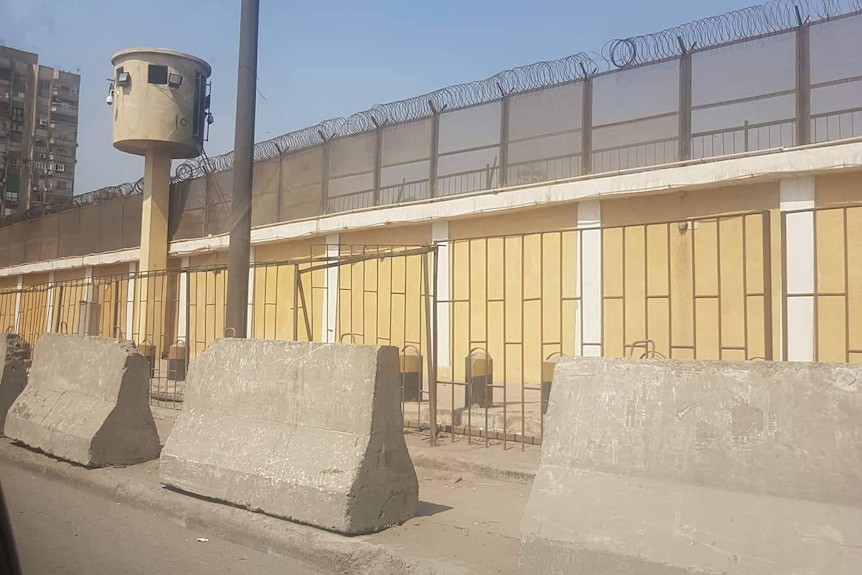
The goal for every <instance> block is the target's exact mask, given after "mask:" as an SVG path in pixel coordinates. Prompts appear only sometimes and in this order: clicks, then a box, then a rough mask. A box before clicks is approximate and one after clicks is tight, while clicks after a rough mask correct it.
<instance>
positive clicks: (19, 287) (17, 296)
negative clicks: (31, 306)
mask: <svg viewBox="0 0 862 575" xmlns="http://www.w3.org/2000/svg"><path fill="white" fill-rule="evenodd" d="M23 289H24V276H23V275H19V276H18V285H17V291H16V292H15V333H19V332H18V327H19V326H20V324H21V290H23Z"/></svg>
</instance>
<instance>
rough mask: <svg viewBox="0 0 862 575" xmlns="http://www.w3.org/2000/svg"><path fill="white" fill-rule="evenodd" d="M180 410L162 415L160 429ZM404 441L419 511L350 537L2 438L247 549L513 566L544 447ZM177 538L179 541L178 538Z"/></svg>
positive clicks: (5, 448) (34, 461)
mask: <svg viewBox="0 0 862 575" xmlns="http://www.w3.org/2000/svg"><path fill="white" fill-rule="evenodd" d="M172 415H173V414H171V413H164V412H163V411H161V412H159V413H156V422H157V427H158V429H159V433H160V436H161V437H162V441H163V442H164V438H165V437H166V436H167V433H168V432H169V431H170V428H171V427H172V426H173V417H172ZM405 439H406V440H407V445H408V448H409V450H410V453H411V456H412V457H413V461H414V464H415V466H416V473H417V476H418V477H419V500H420V502H419V508H418V512H417V517H416V518H414V519H411V520H410V521H408V522H406V523H405V524H404V525H400V526H397V527H392V528H390V529H387V530H386V531H383V532H381V533H376V534H373V535H365V536H359V537H343V536H340V535H336V534H333V533H329V532H325V531H321V530H319V529H315V528H313V527H308V526H304V525H298V524H295V523H291V522H288V521H284V520H280V519H276V518H273V517H269V516H266V515H263V514H260V513H252V512H250V511H247V510H244V509H239V508H236V507H233V506H229V505H225V504H221V503H216V502H212V501H208V500H203V499H198V498H195V497H192V496H189V495H184V494H180V493H177V492H175V491H172V490H168V489H165V488H163V487H162V486H161V485H160V483H159V478H158V465H159V464H158V461H150V462H147V463H143V464H140V465H133V466H129V467H125V468H107V469H93V470H88V469H84V468H82V467H79V466H75V465H72V464H69V463H66V462H63V461H59V460H56V459H53V458H51V457H49V456H46V455H44V454H41V453H36V452H33V451H30V450H28V449H26V448H24V447H22V446H19V445H14V444H13V443H12V442H10V441H9V440H8V439H5V438H3V439H2V440H0V458H2V459H4V460H6V461H10V462H13V463H15V464H16V465H19V466H23V467H26V468H29V469H31V470H34V471H37V472H39V473H42V474H44V475H46V476H49V477H52V478H55V479H59V480H61V481H63V482H65V483H69V484H74V485H75V486H77V487H79V488H82V489H86V490H93V491H96V492H99V493H101V494H102V495H103V496H107V497H110V498H111V499H114V500H116V501H119V502H123V503H128V504H131V505H134V506H136V507H140V508H143V509H148V510H151V511H156V512H158V513H161V514H166V515H168V516H171V517H173V518H175V519H177V520H179V521H181V522H182V523H183V524H184V525H188V526H194V527H195V528H197V529H199V530H201V531H202V532H206V533H211V534H212V535H214V536H220V537H222V538H224V539H227V540H229V541H232V542H235V543H239V544H242V545H246V546H248V547H252V548H256V549H262V550H266V551H268V552H272V553H277V554H280V555H285V556H289V557H292V558H296V559H300V560H302V561H306V562H308V563H311V564H314V565H318V566H320V568H321V569H323V570H329V571H333V572H337V573H345V574H349V573H356V574H360V573H361V574H366V573H367V574H369V575H370V574H374V575H378V574H379V575H396V574H402V573H403V574H409V575H414V574H415V575H432V574H449V573H452V574H467V573H476V574H492V573H494V574H504V573H515V571H516V566H517V558H518V530H519V523H520V519H521V514H522V513H523V509H524V506H525V505H526V501H527V497H528V495H529V489H530V486H529V482H530V481H531V479H532V477H533V475H534V473H535V468H536V466H537V464H538V456H539V449H538V448H537V447H533V446H528V448H527V449H526V450H525V451H523V452H522V451H521V447H520V445H510V446H509V449H508V450H506V451H503V448H502V445H493V446H491V447H488V448H486V447H485V446H484V445H479V444H476V443H474V444H473V445H468V444H467V441H466V439H464V440H461V439H459V440H458V441H457V442H455V443H453V442H452V441H451V438H444V439H443V440H442V441H441V442H440V445H439V446H438V447H430V446H429V445H428V438H427V436H424V435H421V434H418V433H416V434H408V435H407V436H406V437H405ZM178 543H179V542H178Z"/></svg>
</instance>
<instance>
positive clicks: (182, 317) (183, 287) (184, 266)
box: [132, 256, 189, 345]
mask: <svg viewBox="0 0 862 575" xmlns="http://www.w3.org/2000/svg"><path fill="white" fill-rule="evenodd" d="M180 268H181V271H180V287H179V290H180V293H179V297H178V298H177V300H178V301H179V303H178V304H177V316H178V317H177V339H178V340H180V341H182V342H183V345H188V344H189V342H188V336H189V326H188V321H187V320H188V317H187V314H186V312H187V310H188V305H189V298H188V291H189V274H188V273H187V272H186V270H188V269H189V258H188V256H186V257H184V258H182V260H181V261H180ZM132 299H134V298H132Z"/></svg>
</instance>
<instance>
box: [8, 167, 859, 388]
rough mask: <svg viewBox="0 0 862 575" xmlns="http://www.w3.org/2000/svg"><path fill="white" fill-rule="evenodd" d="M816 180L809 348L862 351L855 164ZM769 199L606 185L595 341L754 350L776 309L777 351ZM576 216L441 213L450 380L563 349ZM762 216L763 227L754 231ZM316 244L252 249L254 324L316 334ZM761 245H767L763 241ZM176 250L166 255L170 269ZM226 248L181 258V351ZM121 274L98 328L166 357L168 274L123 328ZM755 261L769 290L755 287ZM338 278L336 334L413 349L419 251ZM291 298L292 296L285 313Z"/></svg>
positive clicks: (214, 284) (102, 298) (777, 240)
mask: <svg viewBox="0 0 862 575" xmlns="http://www.w3.org/2000/svg"><path fill="white" fill-rule="evenodd" d="M815 183H816V204H817V206H818V211H817V213H816V216H815V230H816V231H815V235H816V246H817V252H816V254H817V256H816V257H817V261H816V273H817V286H816V287H817V290H816V291H817V295H816V302H817V306H816V314H817V315H816V334H815V336H816V354H817V358H818V359H819V360H822V361H855V362H862V173H860V172H852V173H844V174H835V175H825V176H817V177H816V180H815ZM778 205H779V186H778V183H777V182H773V183H760V184H752V185H739V186H731V187H719V188H714V189H703V190H697V191H689V192H685V193H680V192H674V193H670V194H663V195H651V196H640V197H629V198H619V199H611V200H603V201H602V224H603V231H602V263H603V270H604V271H603V275H602V283H603V286H602V294H603V303H602V305H603V340H604V341H603V345H604V353H605V355H612V356H620V355H623V354H624V353H625V346H626V344H631V343H632V342H633V341H635V340H641V339H650V340H653V341H654V342H655V345H656V349H657V351H658V352H659V353H661V354H662V355H665V356H671V357H676V358H690V357H698V358H723V359H744V358H759V357H766V356H768V355H770V354H769V353H767V350H766V349H765V345H766V342H767V340H768V339H769V338H767V337H766V334H765V333H764V324H765V322H766V319H765V318H766V315H767V313H768V312H767V310H768V309H770V308H771V313H772V318H773V321H772V323H771V325H770V326H769V327H768V329H769V330H770V335H771V341H772V348H771V349H772V355H773V357H776V358H777V357H779V354H778V351H779V350H780V346H781V338H780V321H781V260H782V247H781V215H780V213H779V211H778ZM848 205H849V206H850V207H847V206H848ZM764 214H765V215H764ZM692 219H693V220H697V221H696V224H692V226H691V227H688V226H686V227H685V229H680V226H679V224H680V222H685V221H688V220H692ZM576 222H577V204H574V203H572V204H567V205H563V206H554V207H552V208H541V209H530V210H521V211H517V212H509V213H495V214H490V215H486V216H482V217H472V218H457V219H454V220H451V221H450V222H449V239H450V247H449V270H448V271H449V276H450V284H449V292H450V305H449V313H450V317H449V319H450V333H449V338H448V340H449V342H450V348H449V350H448V351H449V356H450V357H451V364H452V365H451V366H448V367H449V369H448V370H447V369H446V367H447V366H444V369H442V370H441V373H445V374H446V377H449V376H451V377H452V378H454V379H455V380H456V381H463V379H464V376H465V374H464V371H465V370H464V358H465V356H466V355H467V354H468V352H469V351H470V350H471V349H473V348H477V347H479V348H484V349H487V350H488V352H489V353H490V355H491V356H492V357H493V359H494V371H495V380H496V381H497V382H501V381H502V380H503V379H504V378H505V379H506V380H507V381H508V382H517V383H520V382H523V383H526V384H528V385H531V386H532V385H537V384H538V383H539V381H540V380H541V364H542V360H543V359H545V358H546V357H548V356H549V355H552V354H554V353H564V354H567V355H570V354H574V353H576V351H577V350H576V349H575V334H576V332H577V330H578V329H579V326H578V325H576V318H577V312H578V306H579V305H580V302H579V300H578V289H577V285H576V282H577V277H578V275H577V270H576V266H577V261H578V250H579V246H580V245H581V244H580V236H579V233H580V232H578V230H576V229H575V228H576ZM766 225H768V226H769V227H770V230H771V231H770V233H769V234H768V239H769V242H768V245H766V246H765V245H764V241H763V235H764V226H766ZM431 229H432V226H431V224H429V223H425V224H421V225H412V226H397V227H394V226H385V227H376V228H373V229H368V230H362V231H354V232H349V233H348V232H345V233H342V234H341V235H340V243H341V246H340V253H341V255H342V256H344V257H349V256H352V255H356V254H358V253H361V252H362V250H363V249H366V251H367V250H368V249H372V248H370V246H381V245H388V246H417V245H423V244H429V243H430V242H431ZM323 243H324V239H323V238H320V237H317V238H309V239H302V240H293V241H284V242H276V243H271V244H266V245H260V246H256V247H255V261H256V266H255V270H254V272H253V273H254V276H253V277H254V293H253V309H252V316H251V322H252V335H253V336H254V337H257V338H268V339H273V338H276V339H293V338H294V324H296V337H297V339H300V340H305V339H309V337H308V335H307V334H306V329H305V323H306V318H307V319H308V323H309V324H310V326H311V339H314V340H320V339H322V335H323V334H322V328H323V325H322V323H323V315H324V314H323V310H324V306H325V304H326V302H325V290H324V286H325V285H326V276H327V274H326V272H325V271H324V270H322V269H321V270H317V271H314V272H310V273H303V274H301V278H302V282H301V285H302V292H303V294H304V295H305V304H304V306H305V307H304V308H303V307H302V305H303V304H302V302H301V301H300V298H299V297H297V298H296V304H295V303H294V288H295V286H296V278H295V273H296V270H297V269H299V270H306V269H308V268H309V267H310V266H312V265H315V263H316V264H317V265H319V264H320V263H321V262H320V258H321V257H322V256H323V255H324V253H325V252H324V246H323ZM363 246H369V247H368V248H363ZM765 248H768V249H769V250H770V251H769V253H763V251H764V249H765ZM789 257H792V254H790V255H789ZM315 258H316V260H315ZM179 263H180V260H179V259H177V258H174V259H172V260H170V261H169V267H171V268H176V267H178V266H179ZM226 263H227V252H226V251H221V252H213V253H207V254H198V255H194V256H191V257H190V258H189V266H190V268H191V271H190V272H189V274H188V303H189V310H188V313H189V323H188V338H189V345H190V349H191V355H192V357H194V356H195V355H197V354H198V353H200V352H201V351H202V350H203V349H204V347H205V346H206V345H207V344H208V343H209V342H210V341H212V340H213V339H215V338H217V337H221V336H222V335H223V329H224V301H225V292H226V287H227V271H226V269H224V268H225V266H226ZM267 264H270V265H267ZM219 266H220V267H219ZM764 266H766V270H767V271H768V272H769V273H768V274H764ZM205 267H208V268H209V269H200V268H205ZM127 273H128V264H116V265H109V266H99V267H96V268H94V270H93V276H94V278H95V282H94V285H93V287H92V290H93V293H92V296H93V299H94V301H96V302H97V303H98V305H99V316H98V318H99V322H98V331H99V332H100V333H101V334H102V335H105V336H111V335H113V334H114V333H115V328H119V330H120V331H121V332H122V333H123V334H124V335H125V336H126V337H132V338H134V339H135V340H136V341H137V342H138V343H141V342H143V341H144V340H147V342H148V343H153V344H155V345H156V346H157V353H158V354H159V355H162V354H164V353H165V352H166V351H167V348H168V346H170V345H171V344H172V343H175V341H176V339H177V338H178V333H177V328H176V325H177V322H178V319H179V317H178V313H180V311H179V299H180V296H181V294H180V292H179V289H180V288H179V286H180V280H179V275H177V274H168V275H164V276H155V277H151V278H149V279H148V280H146V281H143V280H142V279H140V278H138V279H137V280H135V281H136V285H135V293H136V301H135V302H134V321H133V325H132V326H126V325H125V322H126V304H127V302H126V298H127V296H126V294H127V289H128V285H127V280H125V279H124V276H125V275H126V274H127ZM767 276H771V286H772V289H771V293H768V294H766V296H764V294H763V291H764V286H765V282H766V281H767ZM82 278H83V269H76V270H65V271H58V272H55V274H54V280H55V286H54V289H53V292H52V293H53V300H52V302H53V310H54V311H53V314H54V315H53V318H54V319H53V322H52V323H53V325H52V326H51V329H68V331H70V332H74V331H76V330H77V322H78V321H79V317H78V316H79V312H80V301H82V300H83V299H85V298H86V296H87V291H86V287H85V286H84V285H83V284H82V282H80V281H78V280H81V279H82ZM429 279H430V278H429ZM47 281H48V274H46V273H42V274H31V275H28V276H26V277H25V281H24V286H25V287H26V288H32V289H30V290H29V291H28V292H27V293H26V294H24V295H22V297H21V307H20V321H19V324H20V325H19V329H20V331H21V333H22V334H23V335H25V337H28V338H34V337H37V336H38V335H39V334H40V333H42V331H44V329H45V324H46V321H47V314H46V308H47V298H48V293H49V292H48V290H47V287H46V286H44V285H43V284H45V283H46V282H47ZM16 282H17V277H8V278H0V327H3V328H4V329H5V327H6V326H7V325H11V324H14V316H15V313H14V305H15V303H14V302H15V293H14V288H15V287H16V285H17V283H16ZM338 284H339V285H338V287H339V294H338V298H337V306H338V307H337V322H336V323H337V331H336V339H337V340H343V341H345V342H347V341H356V342H357V343H378V344H391V345H395V346H397V347H399V348H403V347H404V346H405V345H408V344H413V345H417V346H418V347H420V348H421V349H422V350H423V353H426V351H425V347H426V343H427V342H426V329H425V310H424V301H423V299H422V291H423V277H422V262H421V257H420V256H418V255H414V256H395V257H387V258H383V259H368V260H365V261H356V262H353V263H346V264H344V265H342V266H340V268H339V282H338ZM295 305H298V306H299V307H300V312H301V313H299V314H298V315H297V316H295V315H294V307H295ZM306 310H307V312H306ZM143 313H146V321H145V322H141V317H142V314H143ZM144 323H145V324H146V330H145V331H146V333H143V332H142V330H141V325H142V324H144ZM64 326H67V327H64ZM351 334H354V335H351ZM444 341H445V340H444ZM672 346H673V347H672ZM640 353H642V352H641V351H640V350H639V351H638V352H637V353H636V355H640Z"/></svg>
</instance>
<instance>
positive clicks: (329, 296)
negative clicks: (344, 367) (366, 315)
mask: <svg viewBox="0 0 862 575" xmlns="http://www.w3.org/2000/svg"><path fill="white" fill-rule="evenodd" d="M339 241H340V239H339V235H338V234H329V235H328V236H326V258H327V260H328V261H333V260H335V259H337V258H338V256H339V245H338V244H339ZM323 292H324V298H323V326H322V327H321V334H320V338H321V340H322V341H324V342H327V343H335V339H336V338H335V328H336V314H337V313H338V266H333V267H331V268H327V269H326V273H325V274H324V276H323Z"/></svg>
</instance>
